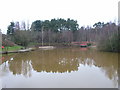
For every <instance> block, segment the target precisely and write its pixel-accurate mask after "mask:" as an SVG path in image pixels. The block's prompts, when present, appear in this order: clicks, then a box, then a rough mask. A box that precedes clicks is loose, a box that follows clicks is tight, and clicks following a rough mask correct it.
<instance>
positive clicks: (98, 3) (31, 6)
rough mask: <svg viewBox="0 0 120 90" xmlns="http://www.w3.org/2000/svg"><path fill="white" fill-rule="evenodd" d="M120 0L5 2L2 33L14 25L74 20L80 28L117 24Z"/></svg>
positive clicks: (0, 23)
mask: <svg viewBox="0 0 120 90" xmlns="http://www.w3.org/2000/svg"><path fill="white" fill-rule="evenodd" d="M118 1H119V0H1V1H0V29H1V30H2V32H3V33H6V31H7V26H8V25H9V24H10V22H11V21H22V20H24V21H28V20H29V22H32V21H35V20H50V19H53V18H64V19H67V18H71V19H74V20H77V21H78V24H79V26H80V27H81V26H87V25H91V26H92V25H93V24H94V23H96V22H98V21H101V22H108V21H114V20H116V21H117V18H118Z"/></svg>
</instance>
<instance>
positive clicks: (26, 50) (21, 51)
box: [0, 48, 35, 54]
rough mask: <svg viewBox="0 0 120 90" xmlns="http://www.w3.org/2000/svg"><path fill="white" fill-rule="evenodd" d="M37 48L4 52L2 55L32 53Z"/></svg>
mask: <svg viewBox="0 0 120 90" xmlns="http://www.w3.org/2000/svg"><path fill="white" fill-rule="evenodd" d="M34 50H35V48H28V49H23V50H17V51H2V52H0V54H8V53H23V52H30V51H34Z"/></svg>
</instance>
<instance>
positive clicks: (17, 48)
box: [0, 46, 24, 51]
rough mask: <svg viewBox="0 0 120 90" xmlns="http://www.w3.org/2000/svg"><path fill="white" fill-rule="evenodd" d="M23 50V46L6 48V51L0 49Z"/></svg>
mask: <svg viewBox="0 0 120 90" xmlns="http://www.w3.org/2000/svg"><path fill="white" fill-rule="evenodd" d="M21 48H24V47H22V46H12V47H9V46H7V47H5V48H4V49H0V51H17V50H20V49H21Z"/></svg>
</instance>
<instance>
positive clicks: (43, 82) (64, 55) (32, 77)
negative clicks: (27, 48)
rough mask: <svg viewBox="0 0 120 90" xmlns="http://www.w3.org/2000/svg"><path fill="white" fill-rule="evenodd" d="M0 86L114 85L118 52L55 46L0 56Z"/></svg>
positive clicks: (72, 86) (62, 86)
mask: <svg viewBox="0 0 120 90" xmlns="http://www.w3.org/2000/svg"><path fill="white" fill-rule="evenodd" d="M1 61H2V64H1V65H0V67H1V71H2V73H1V74H0V77H1V79H2V87H3V88H117V87H118V72H117V70H118V54H117V53H111V52H99V51H97V50H95V49H88V48H55V49H53V50H36V51H32V52H26V53H16V54H9V55H3V56H2V58H1Z"/></svg>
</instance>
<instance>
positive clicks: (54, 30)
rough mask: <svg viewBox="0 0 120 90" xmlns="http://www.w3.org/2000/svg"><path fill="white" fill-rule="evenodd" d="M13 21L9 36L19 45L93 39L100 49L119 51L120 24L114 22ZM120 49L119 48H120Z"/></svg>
mask: <svg viewBox="0 0 120 90" xmlns="http://www.w3.org/2000/svg"><path fill="white" fill-rule="evenodd" d="M21 24H22V25H21V27H20V24H19V22H11V24H10V25H9V26H8V30H7V36H8V38H9V39H10V40H11V41H13V42H15V43H16V44H18V45H22V46H25V47H27V46H28V45H29V44H30V43H38V44H40V43H41V42H42V39H43V42H44V43H47V44H49V45H50V44H53V43H57V44H61V43H62V44H65V43H71V42H81V41H93V42H96V45H97V47H98V49H99V50H104V51H119V50H120V49H119V45H120V44H119V37H118V36H119V32H118V30H119V29H120V27H119V25H116V24H115V23H113V22H108V23H104V22H97V23H95V24H94V25H93V27H89V26H88V27H80V28H79V25H78V23H77V21H76V20H73V19H70V18H68V19H67V20H65V19H62V18H59V19H51V20H44V21H42V20H36V21H34V22H32V24H31V26H30V24H29V23H27V24H26V23H25V22H22V23H21ZM118 49H119V50H118Z"/></svg>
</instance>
